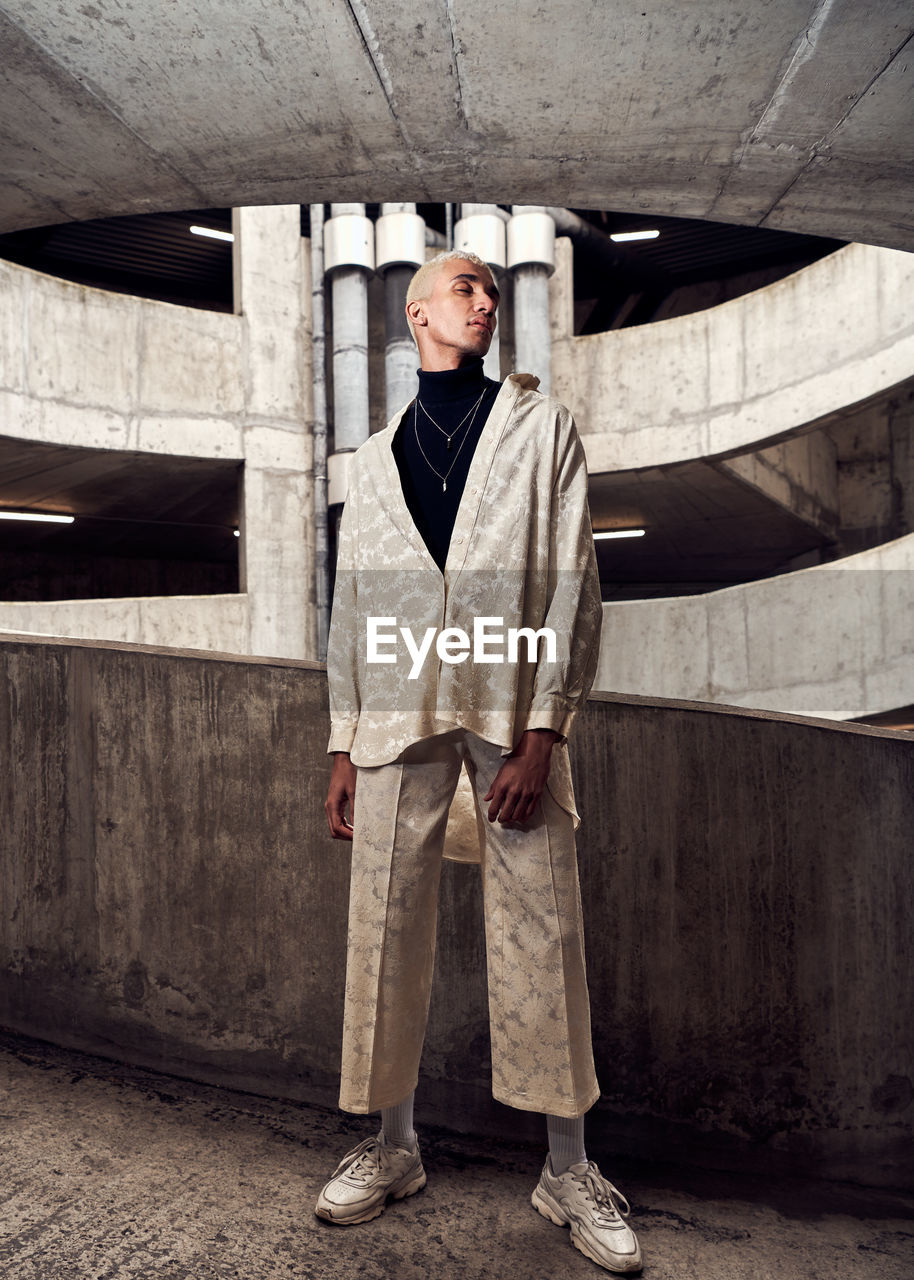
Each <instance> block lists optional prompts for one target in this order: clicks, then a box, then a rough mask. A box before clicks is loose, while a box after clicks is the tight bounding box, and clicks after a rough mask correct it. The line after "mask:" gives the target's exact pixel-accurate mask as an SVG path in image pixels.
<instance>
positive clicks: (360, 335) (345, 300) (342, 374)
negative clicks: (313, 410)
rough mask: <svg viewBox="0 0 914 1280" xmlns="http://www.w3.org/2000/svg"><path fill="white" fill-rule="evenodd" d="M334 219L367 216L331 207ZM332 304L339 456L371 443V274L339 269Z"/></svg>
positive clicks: (354, 208)
mask: <svg viewBox="0 0 914 1280" xmlns="http://www.w3.org/2000/svg"><path fill="white" fill-rule="evenodd" d="M330 214H331V217H334V218H336V217H341V216H343V215H345V214H357V215H360V216H362V217H364V216H365V206H364V205H363V204H332V205H331V206H330ZM330 287H331V297H332V300H333V446H334V451H335V452H337V453H339V452H341V451H342V450H344V449H357V448H358V447H359V445H360V444H364V442H365V441H366V440H367V439H368V433H369V432H368V424H369V406H368V270H367V268H365V267H364V266H339V267H336V268H335V269H334V271H333V278H332V281H331V286H330Z"/></svg>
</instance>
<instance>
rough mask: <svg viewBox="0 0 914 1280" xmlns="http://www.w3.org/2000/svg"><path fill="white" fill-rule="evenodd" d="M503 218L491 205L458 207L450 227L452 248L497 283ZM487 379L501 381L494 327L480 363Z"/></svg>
mask: <svg viewBox="0 0 914 1280" xmlns="http://www.w3.org/2000/svg"><path fill="white" fill-rule="evenodd" d="M506 218H507V214H506V213H505V212H504V210H502V209H499V207H498V205H494V204H462V205H461V206H460V221H459V222H458V223H457V225H456V226H455V227H454V248H455V249H469V250H470V252H471V253H475V254H476V255H477V257H480V258H482V260H483V262H487V263H488V264H489V268H490V270H491V272H492V275H493V276H494V277H495V280H496V283H497V282H498V280H499V278H500V276H501V274H502V273H503V272H504V270H505V266H506V264H507V245H506V236H505V219H506ZM483 368H484V370H485V372H486V375H487V377H489V378H494V379H495V381H496V382H500V381H501V352H500V344H499V340H498V326H497V325H496V328H495V334H494V336H493V338H492V345H491V346H490V347H489V352H488V355H487V356H486V358H485V360H484V361H483Z"/></svg>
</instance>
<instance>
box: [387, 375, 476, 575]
mask: <svg viewBox="0 0 914 1280" xmlns="http://www.w3.org/2000/svg"><path fill="white" fill-rule="evenodd" d="M418 374H419V394H418V400H419V401H421V404H422V408H421V409H420V408H419V406H418V404H417V403H416V401H413V403H412V404H411V405H410V406H409V408H408V409H407V410H406V412H405V414H404V415H403V417H402V418H401V419H400V425H399V426H398V427H397V430H396V431H395V432H394V438H393V444H392V447H393V455H394V458H395V459H396V463H397V468H398V470H399V472H400V483H401V485H402V486H403V496H404V498H405V499H406V505H407V507H409V511H410V514H411V515H412V518H413V520H414V522H415V525H416V528H417V529H418V530H419V532H420V533H421V534H422V537H423V539H424V541H425V545H426V546H427V547H428V549H429V552H430V554H431V556H432V559H433V560H434V561H435V563H436V564H437V566H438V568H439V569H440V570H441V571H442V572H444V565H445V561H446V560H447V552H448V547H449V546H450V542H451V534H452V532H453V530H454V521H455V520H456V518H457V508H458V506H459V505H460V499H461V497H462V496H463V489H464V485H465V484H466V480H467V472H468V471H469V469H470V463H471V461H472V460H473V454H474V452H475V450H476V445H477V443H478V441H479V437H480V435H481V433H482V429H483V427H484V426H485V422H486V419H487V418H488V416H489V410H490V409H491V408H492V405H493V403H494V401H495V397H496V396H497V395H498V392H499V391H500V390H501V383H500V382H493V381H492V379H491V378H487V377H486V376H485V374H484V373H483V370H482V357H481V356H477V357H475V359H473V360H471V361H470V362H469V364H464V365H461V367H460V368H459V369H443V370H441V371H436V372H434V373H430V372H428V371H427V370H425V369H419V370H418ZM480 396H482V399H481V400H480V403H479V408H478V409H477V410H476V412H475V415H474V413H473V408H474V406H475V404H476V401H477V400H479V398H480ZM425 409H427V410H428V412H429V414H431V417H432V418H434V420H435V422H434V423H433V422H431V421H430V419H429V418H428V417H427V416H426V414H425V413H424V412H423V410H425ZM417 415H418V421H417ZM467 415H468V416H467ZM464 419H466V420H465V421H464ZM461 422H463V426H460V423H461ZM435 423H437V424H438V425H437V426H436V425H435ZM417 427H418V437H419V440H418V442H417V440H416V433H417ZM439 427H440V428H441V430H439V429H438V428H439ZM447 435H450V436H451V447H450V450H449V449H448V445H447ZM420 444H421V449H420V447H419V446H420ZM423 451H424V455H425V456H424V457H423ZM432 468H434V470H432ZM436 471H437V472H438V473H439V474H438V475H436V474H435V472H436ZM444 476H446V477H447V480H446V485H447V487H446V489H442V477H444Z"/></svg>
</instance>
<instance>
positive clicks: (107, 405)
mask: <svg viewBox="0 0 914 1280" xmlns="http://www.w3.org/2000/svg"><path fill="white" fill-rule="evenodd" d="M235 229H236V233H237V239H236V245H235V249H236V257H237V264H236V265H237V268H238V270H237V278H238V294H239V299H238V302H239V306H240V311H241V314H239V315H234V316H229V315H223V314H218V313H215V312H209V311H201V310H199V309H195V308H186V307H177V306H173V305H171V304H169V303H161V302H152V301H149V300H147V299H143V298H134V297H129V296H126V295H122V294H114V293H107V292H105V291H103V290H100V289H90V288H86V287H85V286H83V285H76V284H70V283H68V282H66V281H63V280H57V279H54V278H52V277H50V276H44V275H41V274H40V273H37V272H33V271H29V270H27V269H25V268H23V267H18V266H15V265H13V264H11V263H7V262H0V434H2V435H7V436H13V437H16V438H18V439H21V440H36V441H46V442H51V443H55V444H78V445H82V446H87V447H95V448H102V449H130V450H144V451H148V452H150V453H157V454H164V455H168V454H178V455H183V456H190V457H203V458H237V459H239V460H243V461H244V506H243V511H242V513H241V522H240V524H241V535H242V537H241V555H242V590H243V591H246V592H247V595H248V599H247V602H246V604H245V606H244V608H241V607H238V608H235V609H234V611H233V620H232V623H231V626H232V628H233V630H232V631H231V633H230V634H229V633H226V634H220V633H219V632H218V626H219V623H220V621H221V620H222V619H223V618H224V616H225V611H224V609H223V608H222V606H220V605H219V604H215V603H213V604H211V603H210V602H211V600H212V597H201V598H199V600H198V601H196V602H188V603H185V604H184V606H183V610H184V612H183V616H182V620H181V624H180V634H181V636H182V637H183V638H182V640H181V641H179V642H178V643H182V644H187V645H190V646H192V647H194V648H206V647H208V646H211V645H213V640H214V639H215V641H216V643H215V645H214V647H216V648H219V649H233V648H238V649H239V651H241V652H246V653H275V654H278V655H281V656H286V657H307V656H309V655H311V654H313V653H315V652H316V621H315V616H314V600H313V594H314V592H313V584H312V577H313V574H312V561H313V551H312V547H313V529H314V519H313V488H312V481H311V465H312V460H311V435H310V424H311V416H312V415H311V341H310V319H309V317H310V257H309V245H308V242H307V241H305V240H303V239H302V238H301V230H300V211H299V207H298V206H297V205H290V206H283V207H277V208H268V209H244V210H241V211H240V212H239V213H238V214H236V217H235ZM178 607H179V606H177V605H176V604H173V605H171V606H168V605H165V604H159V605H150V604H147V603H146V602H145V601H144V602H143V603H142V604H140V603H138V602H137V601H133V602H129V601H118V602H116V603H114V604H112V602H110V601H99V602H97V601H88V602H72V601H65V602H63V603H62V604H61V605H60V606H59V608H57V609H56V612H55V607H54V606H51V605H47V604H41V605H36V606H35V608H34V610H33V613H34V616H35V618H36V619H38V620H39V621H38V622H37V624H36V625H37V629H39V630H42V631H43V630H50V631H54V632H56V633H57V634H58V635H60V634H69V635H87V634H93V635H96V636H97V637H99V638H103V639H113V640H133V639H136V640H140V639H142V640H143V641H146V642H152V643H155V642H158V641H159V640H161V641H162V642H163V643H175V641H172V640H170V639H168V637H167V635H163V634H162V633H161V632H160V631H158V630H155V629H153V630H151V631H148V632H141V634H139V635H137V634H136V631H135V625H134V621H131V620H135V619H136V618H138V617H149V618H150V619H152V617H153V615H155V616H158V617H160V616H161V615H162V612H163V611H165V612H167V611H168V609H169V608H171V610H172V611H173V612H175V611H176V610H177V609H178ZM17 609H18V606H7V605H3V606H0V613H2V616H0V627H3V626H10V625H11V626H28V625H30V624H28V623H27V622H26V619H27V618H28V617H29V616H30V615H29V613H28V611H25V612H22V613H17ZM10 610H12V612H10ZM123 619H128V621H126V622H122V620H123ZM238 625H242V626H243V633H242V635H241V638H240V642H238V643H237V644H236V628H237V626H238ZM91 628H97V629H96V630H92V629H91Z"/></svg>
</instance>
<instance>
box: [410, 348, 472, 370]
mask: <svg viewBox="0 0 914 1280" xmlns="http://www.w3.org/2000/svg"><path fill="white" fill-rule="evenodd" d="M478 359H479V356H476V355H472V354H471V353H470V352H468V351H434V352H432V351H426V352H425V353H424V354H423V355H422V356H421V358H420V362H421V365H422V372H423V373H446V372H447V371H448V370H449V369H465V368H466V367H467V365H471V364H473V363H475V361H477V360H478Z"/></svg>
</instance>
